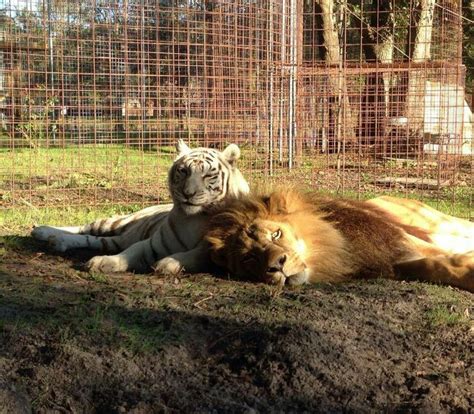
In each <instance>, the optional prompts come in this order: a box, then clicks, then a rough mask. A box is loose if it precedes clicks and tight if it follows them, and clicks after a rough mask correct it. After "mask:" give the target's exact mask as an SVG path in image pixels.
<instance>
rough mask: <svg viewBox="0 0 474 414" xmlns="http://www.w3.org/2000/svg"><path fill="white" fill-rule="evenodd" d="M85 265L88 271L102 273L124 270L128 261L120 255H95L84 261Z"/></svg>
mask: <svg viewBox="0 0 474 414" xmlns="http://www.w3.org/2000/svg"><path fill="white" fill-rule="evenodd" d="M85 267H86V269H87V270H89V271H94V272H102V273H113V272H126V271H127V270H128V262H127V260H126V259H125V258H124V257H123V256H121V255H115V256H95V257H93V258H92V259H90V260H89V261H88V262H87V263H86V265H85Z"/></svg>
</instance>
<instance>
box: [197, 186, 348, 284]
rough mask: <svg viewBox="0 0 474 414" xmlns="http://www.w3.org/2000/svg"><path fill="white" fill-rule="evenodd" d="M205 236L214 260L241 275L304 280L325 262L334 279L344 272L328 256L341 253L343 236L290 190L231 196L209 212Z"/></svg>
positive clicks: (324, 267)
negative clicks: (255, 195)
mask: <svg viewBox="0 0 474 414" xmlns="http://www.w3.org/2000/svg"><path fill="white" fill-rule="evenodd" d="M206 240H207V241H208V242H209V244H210V249H211V258H212V260H213V261H214V262H215V263H216V264H217V265H218V266H221V267H223V268H225V269H227V270H228V271H229V272H230V273H231V274H232V275H234V276H236V277H238V278H240V279H246V280H252V281H257V282H266V283H272V284H284V283H288V284H302V283H305V282H308V281H310V280H311V279H313V278H314V276H316V277H318V276H319V277H318V280H321V277H320V276H321V274H322V273H321V271H323V272H325V271H326V270H327V268H328V267H330V268H331V271H333V273H332V274H333V275H334V277H335V278H337V277H338V276H340V275H341V274H346V273H347V272H348V269H346V268H344V269H343V267H344V266H342V265H341V264H340V263H339V262H338V261H337V260H334V259H333V258H332V257H333V256H332V255H331V254H332V253H335V254H339V253H341V252H343V250H344V239H343V237H342V235H341V234H340V233H339V232H338V231H337V230H336V229H335V228H334V227H333V226H332V225H331V224H330V223H328V222H326V221H325V220H324V214H323V213H321V212H318V211H317V210H316V209H315V207H314V205H313V204H312V203H310V202H307V201H305V199H304V197H302V196H301V195H299V194H297V193H294V192H275V193H273V194H271V195H270V196H269V197H253V198H246V199H240V200H232V201H230V202H229V203H228V204H227V206H225V207H224V208H223V209H222V210H220V211H218V212H217V213H216V214H215V215H213V216H212V217H211V219H210V223H209V227H208V230H207V231H206ZM328 251H330V252H331V253H327V252H328ZM343 254H345V253H344V252H343ZM323 279H327V277H325V278H323Z"/></svg>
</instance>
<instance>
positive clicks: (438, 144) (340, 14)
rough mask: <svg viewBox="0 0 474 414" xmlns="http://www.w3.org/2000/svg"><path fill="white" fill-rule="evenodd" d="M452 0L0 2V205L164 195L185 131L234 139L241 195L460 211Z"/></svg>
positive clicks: (467, 160) (459, 94)
mask: <svg viewBox="0 0 474 414" xmlns="http://www.w3.org/2000/svg"><path fill="white" fill-rule="evenodd" d="M461 6H462V3H461V1H458V0H437V1H436V0H417V1H415V0H403V1H392V0H382V1H372V0H363V1H351V0H345V1H340V0H337V1H336V0H311V1H309V0H278V1H276V0H260V1H255V0H160V1H155V0H153V1H152V0H125V1H120V2H117V1H111V0H86V1H83V2H76V1H72V0H25V1H20V0H0V118H1V119H0V121H1V128H0V129H1V131H0V208H17V207H21V206H29V207H31V206H35V207H42V206H52V205H54V206H61V205H100V204H110V203H120V204H130V203H133V204H150V203H156V202H161V201H163V200H167V199H168V192H167V189H166V174H167V170H168V167H169V166H170V164H171V162H172V159H173V156H174V154H173V148H172V145H173V143H174V141H175V140H176V139H177V138H183V139H185V140H186V141H187V142H189V143H190V144H192V145H194V146H198V145H202V146H213V147H217V148H222V147H223V146H224V145H225V144H227V143H230V142H235V143H237V144H239V145H240V146H241V148H242V162H241V164H240V166H241V169H242V170H243V171H244V174H245V176H246V177H247V178H248V179H249V181H251V182H253V183H254V184H258V183H259V182H261V181H265V182H277V183H280V184H281V183H282V182H283V183H288V184H290V183H294V185H297V186H300V187H303V188H305V189H306V188H311V189H320V190H324V191H327V192H338V193H343V194H346V195H350V196H356V197H361V198H365V197H369V196H373V195H377V194H382V193H387V192H391V193H394V194H396V195H403V196H411V195H412V194H413V195H416V196H417V197H418V198H422V199H430V200H433V201H434V202H436V203H438V204H439V203H443V204H445V205H450V206H454V205H455V204H457V205H458V206H459V205H460V204H461V205H462V206H463V207H462V208H460V209H457V210H456V208H454V207H453V211H455V212H456V213H457V214H458V215H462V216H465V217H471V216H472V215H473V212H472V184H473V178H472V177H473V171H472V169H473V167H472V165H473V162H472V161H473V155H472V153H473V144H472V112H471V109H470V108H471V107H472V106H471V104H472V102H471V101H472V98H471V96H472V95H469V94H468V93H466V90H468V92H469V90H470V89H469V88H470V84H467V85H466V84H465V79H466V68H465V66H463V64H462V53H463V49H462V40H463V39H462V38H463V17H462V7H461ZM465 11H466V10H465ZM466 13H471V10H470V9H469V10H467V12H466ZM469 19H470V18H469V17H464V20H465V22H466V23H465V24H469V23H468V22H469V21H470V20H469ZM470 69H471V68H468V75H469V73H471V72H470ZM468 78H469V76H468ZM466 86H467V87H468V88H466Z"/></svg>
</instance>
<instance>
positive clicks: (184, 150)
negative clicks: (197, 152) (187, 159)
mask: <svg viewBox="0 0 474 414" xmlns="http://www.w3.org/2000/svg"><path fill="white" fill-rule="evenodd" d="M176 152H177V153H178V157H181V156H183V155H186V154H188V153H189V152H191V148H189V147H188V146H187V144H186V143H185V142H184V140H182V139H178V141H177V142H176Z"/></svg>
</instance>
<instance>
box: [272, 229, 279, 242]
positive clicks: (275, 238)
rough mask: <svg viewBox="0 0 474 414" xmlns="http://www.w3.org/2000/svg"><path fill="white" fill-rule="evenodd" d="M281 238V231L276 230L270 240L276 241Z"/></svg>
mask: <svg viewBox="0 0 474 414" xmlns="http://www.w3.org/2000/svg"><path fill="white" fill-rule="evenodd" d="M280 237H281V230H280V229H278V230H277V231H274V232H273V233H272V240H278V239H279V238H280Z"/></svg>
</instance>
